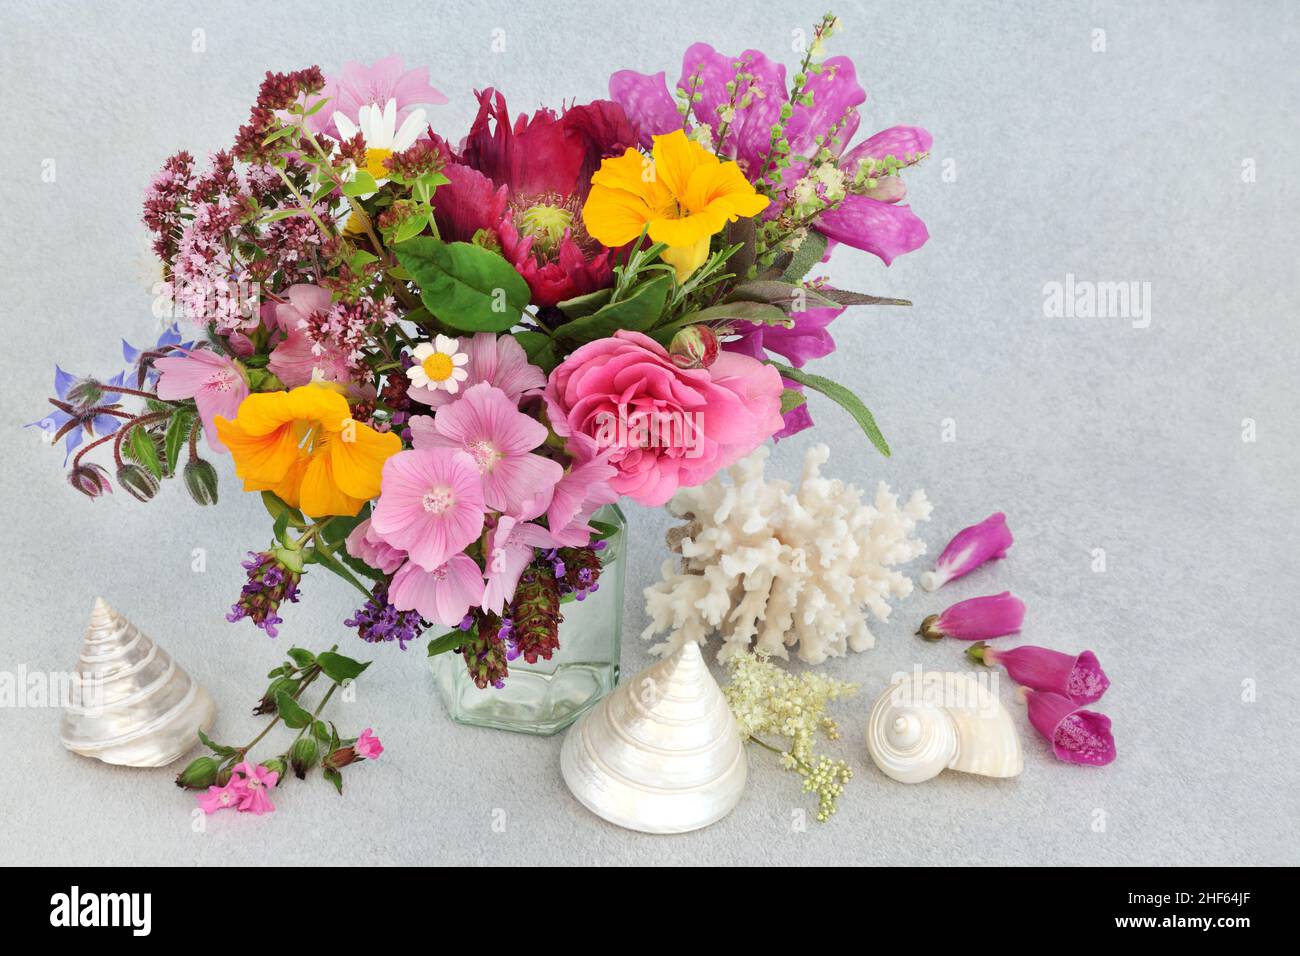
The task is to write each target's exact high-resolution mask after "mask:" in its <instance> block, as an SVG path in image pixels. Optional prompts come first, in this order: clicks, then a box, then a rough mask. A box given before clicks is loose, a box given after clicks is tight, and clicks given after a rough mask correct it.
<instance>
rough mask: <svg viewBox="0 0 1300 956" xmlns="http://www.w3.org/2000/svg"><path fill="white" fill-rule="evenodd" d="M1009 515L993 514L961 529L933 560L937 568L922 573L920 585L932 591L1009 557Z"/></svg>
mask: <svg viewBox="0 0 1300 956" xmlns="http://www.w3.org/2000/svg"><path fill="white" fill-rule="evenodd" d="M1012 541H1013V539H1012V537H1011V529H1010V528H1008V527H1007V516H1006V515H1004V514H1003V513H1002V512H1000V511H999V512H997V513H996V514H991V515H989V516H988V517H987V518H985V519H984V520H983V521H981V522H980V523H979V524H975V525H971V526H970V527H969V528H963V529H962V530H961V531H958V532H957V534H956V535H954V536H953V539H952V540H951V541H949V542H948V547H946V548H944V549H943V553H942V554H940V555H939V559H938V560H937V561H935V562H934V570H933V571H926V572H925V573H924V574H922V575H921V587H923V588H925V589H926V590H927V591H933V590H935V589H937V588H941V587H943V586H944V585H945V584H947V583H948V582H949V581H955V580H956V579H957V578H959V577H961V576H962V575H964V574H970V573H971V572H972V571H974V570H975V569H976V568H978V567H979V566H980V565H982V564H984V563H985V562H987V561H994V560H997V559H998V558H1002V557H1005V556H1006V553H1007V549H1008V548H1010V547H1011V544H1012Z"/></svg>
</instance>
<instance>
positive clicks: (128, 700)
mask: <svg viewBox="0 0 1300 956" xmlns="http://www.w3.org/2000/svg"><path fill="white" fill-rule="evenodd" d="M75 673H76V675H77V678H78V683H79V684H80V687H74V689H73V699H72V702H71V703H70V704H69V706H68V707H67V708H66V709H65V711H64V714H63V722H62V726H61V728H60V735H61V737H62V739H63V746H65V747H67V748H68V749H69V750H71V751H72V752H73V753H78V754H81V755H83V756H86V757H95V758H96V759H98V760H103V761H104V762H105V763H113V764H125V765H127V766H130V767H162V766H165V765H166V764H169V763H171V762H172V761H173V760H175V759H176V758H177V757H180V756H181V755H182V754H184V753H186V752H187V751H188V750H190V748H192V747H193V746H194V745H195V743H196V742H197V741H196V737H195V734H196V732H197V731H199V730H204V731H207V730H209V729H210V728H211V727H212V721H213V718H214V717H215V716H216V708H215V707H214V706H213V703H212V698H211V697H209V696H208V692H207V691H205V690H204V689H203V688H202V687H200V686H199V684H198V682H197V681H195V680H194V678H192V677H190V675H189V674H187V673H186V672H185V671H184V670H182V669H181V668H180V667H179V666H178V665H177V664H176V662H175V661H173V660H172V659H171V657H170V656H168V654H167V652H166V651H164V650H163V649H162V648H161V647H159V646H158V645H157V644H155V643H154V642H153V641H152V640H150V638H149V637H148V635H146V634H144V633H142V632H141V631H140V630H139V628H137V627H136V626H135V625H134V624H132V623H131V622H130V621H128V620H127V619H126V618H124V617H123V616H122V615H120V614H118V613H117V612H116V611H114V610H113V609H112V608H111V607H109V606H108V605H107V604H106V603H105V602H104V600H103V598H97V599H96V600H95V608H94V610H93V611H92V612H91V615H90V625H89V627H87V628H86V639H85V641H84V643H83V644H82V647H81V657H80V658H79V660H78V661H77V667H76V671H75Z"/></svg>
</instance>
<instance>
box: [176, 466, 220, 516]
mask: <svg viewBox="0 0 1300 956" xmlns="http://www.w3.org/2000/svg"><path fill="white" fill-rule="evenodd" d="M184 476H185V490H186V491H188V492H189V493H190V497H191V498H193V499H194V500H195V501H196V502H198V503H199V504H201V505H214V504H216V503H217V469H215V468H213V467H212V464H211V462H207V461H204V460H203V459H202V458H195V459H194V460H193V461H191V462H190V463H189V464H187V465H186V466H185V473H184Z"/></svg>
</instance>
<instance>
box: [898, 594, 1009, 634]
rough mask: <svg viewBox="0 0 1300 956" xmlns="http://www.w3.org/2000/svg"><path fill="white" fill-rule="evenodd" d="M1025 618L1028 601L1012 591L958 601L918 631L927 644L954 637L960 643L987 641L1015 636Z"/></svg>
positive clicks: (930, 619) (932, 617)
mask: <svg viewBox="0 0 1300 956" xmlns="http://www.w3.org/2000/svg"><path fill="white" fill-rule="evenodd" d="M1024 619H1025V602H1024V601H1022V600H1020V598H1018V597H1016V596H1015V595H1014V594H1012V593H1011V592H1010V591H1003V592H1002V593H1001V594H988V595H985V596H984V597H977V598H971V599H970V600H968V601H958V602H957V603H956V604H954V605H953V606H952V607H950V608H948V609H947V610H946V611H943V612H941V613H939V614H931V615H930V616H929V617H927V618H926V619H925V620H924V621H922V622H921V629H920V630H919V631H918V632H917V633H918V634H920V635H921V636H922V637H924V638H925V639H926V640H927V641H937V640H939V639H940V638H944V637H955V638H957V640H959V641H986V640H988V639H990V638H993V637H1002V636H1003V635H1004V634H1015V633H1016V632H1017V631H1019V630H1020V625H1021V623H1023V621H1024Z"/></svg>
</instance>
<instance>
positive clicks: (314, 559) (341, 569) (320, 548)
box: [302, 537, 370, 597]
mask: <svg viewBox="0 0 1300 956" xmlns="http://www.w3.org/2000/svg"><path fill="white" fill-rule="evenodd" d="M302 555H303V557H304V559H305V560H306V561H307V562H308V563H309V564H319V565H320V566H321V567H323V568H327V569H329V570H330V571H332V572H334V573H335V574H337V575H338V576H339V577H341V578H342V579H343V580H344V581H347V582H348V584H350V585H352V586H353V587H354V588H356V589H357V590H358V591H360V592H361V593H362V594H364V595H365V596H366V597H370V588H368V587H366V586H365V585H364V584H362V583H361V582H360V581H358V580H357V579H356V578H355V577H353V576H352V572H351V571H349V570H348V569H347V568H346V567H345V566H344V565H343V563H342V562H340V561H339V559H338V556H337V555H335V554H334V552H333V551H331V550H330V548H329V545H328V544H327V543H326V542H324V541H321V540H320V538H319V537H318V538H317V539H316V541H315V542H314V544H313V546H312V547H310V548H308V549H307V550H306V551H304V552H302Z"/></svg>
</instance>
